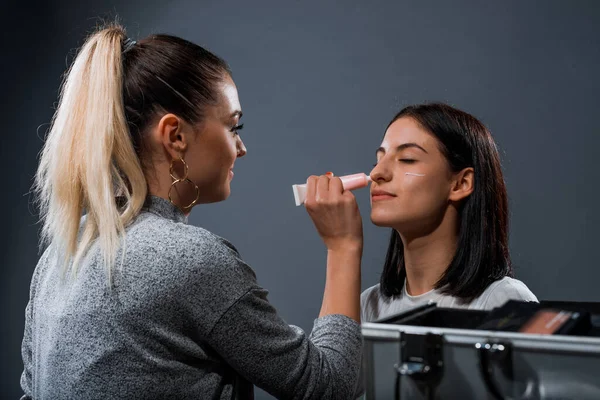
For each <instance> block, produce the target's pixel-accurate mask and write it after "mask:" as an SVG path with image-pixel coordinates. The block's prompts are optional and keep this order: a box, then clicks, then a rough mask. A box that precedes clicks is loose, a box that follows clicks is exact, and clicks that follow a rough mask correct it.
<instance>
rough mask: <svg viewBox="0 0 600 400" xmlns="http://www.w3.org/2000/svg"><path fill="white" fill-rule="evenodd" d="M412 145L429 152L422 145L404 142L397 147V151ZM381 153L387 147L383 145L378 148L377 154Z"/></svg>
mask: <svg viewBox="0 0 600 400" xmlns="http://www.w3.org/2000/svg"><path fill="white" fill-rule="evenodd" d="M411 147H414V148H417V149H420V150H422V151H424V152H425V153H427V150H425V149H424V148H422V147H421V146H419V145H418V144H416V143H404V144H401V145H400V146H398V147H396V152H398V151H402V150H405V149H408V148H411ZM379 153H385V149H384V148H383V147H380V148H378V149H377V151H376V152H375V155H377V154H379ZM427 154H429V153H427Z"/></svg>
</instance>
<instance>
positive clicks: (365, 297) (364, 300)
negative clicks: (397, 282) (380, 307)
mask: <svg viewBox="0 0 600 400" xmlns="http://www.w3.org/2000/svg"><path fill="white" fill-rule="evenodd" d="M380 293H381V292H380V290H379V283H378V284H377V285H373V286H371V287H370V288H368V289H365V290H364V291H363V292H362V293H361V294H360V305H361V307H364V306H365V305H367V304H369V303H372V302H375V301H377V300H378V299H379V297H380V296H381V294H380Z"/></svg>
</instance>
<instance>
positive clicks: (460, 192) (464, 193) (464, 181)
mask: <svg viewBox="0 0 600 400" xmlns="http://www.w3.org/2000/svg"><path fill="white" fill-rule="evenodd" d="M474 189H475V171H474V170H473V168H471V167H469V168H465V169H463V170H462V171H460V172H458V173H457V174H455V175H454V179H453V181H452V187H451V188H450V196H449V198H448V199H449V200H450V201H461V200H463V199H466V198H467V197H469V196H470V195H471V193H473V190H474Z"/></svg>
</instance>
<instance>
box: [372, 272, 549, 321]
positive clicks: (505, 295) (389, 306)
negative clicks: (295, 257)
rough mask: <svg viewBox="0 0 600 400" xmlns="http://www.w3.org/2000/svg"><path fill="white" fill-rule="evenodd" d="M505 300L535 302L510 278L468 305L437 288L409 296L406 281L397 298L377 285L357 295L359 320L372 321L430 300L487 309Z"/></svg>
mask: <svg viewBox="0 0 600 400" xmlns="http://www.w3.org/2000/svg"><path fill="white" fill-rule="evenodd" d="M508 300H520V301H535V302H537V301H538V299H537V297H535V295H534V294H533V293H532V292H531V290H529V288H528V287H527V286H526V285H525V284H524V283H523V282H521V281H519V280H517V279H513V278H509V277H504V278H502V279H500V280H497V281H495V282H493V283H492V284H490V285H489V286H488V287H487V289H485V291H484V292H483V293H482V294H481V296H479V297H477V298H475V300H473V301H472V302H470V303H463V302H462V301H461V299H460V298H458V297H454V296H449V295H447V294H443V293H441V292H440V290H438V289H433V290H430V291H429V292H427V293H423V294H420V295H418V296H411V295H409V294H408V293H407V292H406V280H405V281H404V286H403V288H402V292H401V293H400V294H399V295H397V296H393V297H386V296H384V295H383V294H382V293H381V291H380V290H379V284H377V285H375V286H372V287H370V288H368V289H367V290H365V291H364V292H363V293H362V294H361V296H360V309H361V321H362V322H372V321H375V320H378V319H380V318H385V317H388V316H391V315H394V314H399V313H401V312H403V311H406V310H408V309H411V308H414V307H415V306H418V305H421V304H425V303H428V302H430V301H432V302H435V303H436V304H437V306H438V307H449V308H467V309H471V310H489V309H492V308H494V307H499V306H501V305H503V304H504V303H506V301H508Z"/></svg>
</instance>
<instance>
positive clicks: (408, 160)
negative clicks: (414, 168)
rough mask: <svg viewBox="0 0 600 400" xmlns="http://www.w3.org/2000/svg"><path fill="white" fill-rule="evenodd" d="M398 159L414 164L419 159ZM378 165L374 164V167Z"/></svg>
mask: <svg viewBox="0 0 600 400" xmlns="http://www.w3.org/2000/svg"><path fill="white" fill-rule="evenodd" d="M398 161H402V162H404V163H406V164H414V163H416V162H417V160H413V159H412V158H401V159H399V160H398ZM376 166H377V163H375V164H373V168H375V167H376Z"/></svg>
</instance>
